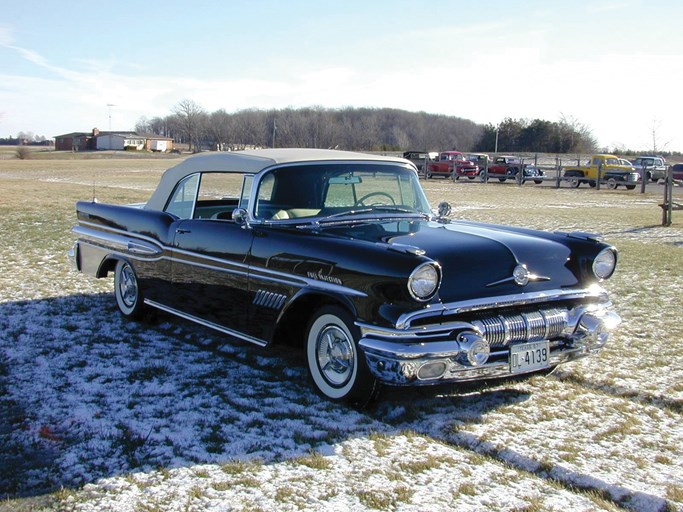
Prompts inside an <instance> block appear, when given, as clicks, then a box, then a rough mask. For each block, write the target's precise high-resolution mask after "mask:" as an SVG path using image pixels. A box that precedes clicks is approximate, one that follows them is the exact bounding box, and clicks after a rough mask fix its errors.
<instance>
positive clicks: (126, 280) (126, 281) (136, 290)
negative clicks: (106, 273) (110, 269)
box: [114, 260, 145, 320]
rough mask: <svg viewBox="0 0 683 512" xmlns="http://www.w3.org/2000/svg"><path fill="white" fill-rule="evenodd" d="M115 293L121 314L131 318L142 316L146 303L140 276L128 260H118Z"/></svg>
mask: <svg viewBox="0 0 683 512" xmlns="http://www.w3.org/2000/svg"><path fill="white" fill-rule="evenodd" d="M114 295H115V296H116V305H117V306H118V307H119V311H120V312H121V314H122V315H123V316H124V317H126V318H129V319H131V320H138V319H140V318H142V316H143V313H144V310H145V304H144V299H143V296H142V290H141V289H140V285H139V284H138V277H137V275H136V274H135V270H134V269H133V267H132V265H131V264H130V263H128V262H127V261H122V260H120V261H118V262H117V263H116V270H115V271H114Z"/></svg>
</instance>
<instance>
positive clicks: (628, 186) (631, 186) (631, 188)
mask: <svg viewBox="0 0 683 512" xmlns="http://www.w3.org/2000/svg"><path fill="white" fill-rule="evenodd" d="M624 186H625V187H626V190H633V189H634V188H636V186H635V185H624Z"/></svg>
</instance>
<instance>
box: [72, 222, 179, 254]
mask: <svg viewBox="0 0 683 512" xmlns="http://www.w3.org/2000/svg"><path fill="white" fill-rule="evenodd" d="M71 231H72V232H73V233H76V234H77V235H82V236H87V237H90V238H95V239H97V238H100V239H103V240H112V241H114V240H116V239H120V238H121V237H128V238H131V239H135V240H144V241H145V242H149V243H151V244H153V245H155V246H158V247H160V248H161V249H162V251H163V250H168V249H169V247H168V246H167V245H164V244H162V243H161V242H160V241H159V240H157V239H156V238H152V237H150V236H146V235H141V234H139V233H131V232H130V231H126V230H125V229H118V228H112V227H110V226H104V225H102V224H97V223H94V222H88V221H83V220H81V221H79V223H78V225H76V226H74V227H73V228H71Z"/></svg>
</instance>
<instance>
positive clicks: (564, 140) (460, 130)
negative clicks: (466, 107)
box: [135, 100, 597, 153]
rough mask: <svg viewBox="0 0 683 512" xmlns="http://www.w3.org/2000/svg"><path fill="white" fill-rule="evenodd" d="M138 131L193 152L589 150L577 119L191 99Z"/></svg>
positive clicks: (591, 144) (590, 142) (591, 141)
mask: <svg viewBox="0 0 683 512" xmlns="http://www.w3.org/2000/svg"><path fill="white" fill-rule="evenodd" d="M135 131H136V132H138V133H150V134H155V135H159V136H163V137H170V138H172V139H173V140H174V141H176V142H178V143H185V144H188V145H189V148H190V150H193V151H199V150H202V149H219V150H238V149H245V148H249V147H302V148H336V149H345V150H355V151H408V150H413V151H442V150H459V151H481V152H493V151H494V150H496V149H497V150H498V152H543V153H567V152H584V153H586V152H590V151H592V150H594V149H595V147H596V145H597V144H596V141H595V138H594V137H593V135H592V134H591V131H590V129H588V128H587V127H586V126H584V125H582V124H581V123H578V122H577V121H575V120H573V119H567V118H565V117H562V118H561V119H560V121H558V122H552V121H544V120H540V119H534V120H531V121H530V120H525V119H511V118H507V119H505V120H504V121H503V122H502V123H500V124H499V125H498V126H494V125H492V124H488V125H481V124H477V123H475V122H473V121H470V120H468V119H462V118H459V117H455V116H446V115H440V114H429V113H426V112H408V111H405V110H399V109H391V108H353V107H345V108H342V109H329V108H323V107H319V106H314V107H305V108H297V109H294V108H285V109H270V110H259V109H245V110H239V111H237V112H234V113H228V112H226V111H225V110H223V109H220V110H217V111H214V112H207V111H206V110H204V109H203V108H202V107H201V106H200V105H199V104H197V103H196V102H194V101H192V100H183V101H181V102H179V103H178V104H176V105H175V106H174V107H173V109H172V112H171V114H169V115H167V116H165V117H154V118H151V119H148V118H146V117H142V118H140V119H139V120H138V122H137V123H136V125H135Z"/></svg>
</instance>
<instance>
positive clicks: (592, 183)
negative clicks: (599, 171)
mask: <svg viewBox="0 0 683 512" xmlns="http://www.w3.org/2000/svg"><path fill="white" fill-rule="evenodd" d="M588 186H589V187H590V188H595V187H597V183H595V181H593V180H591V181H589V182H588Z"/></svg>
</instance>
